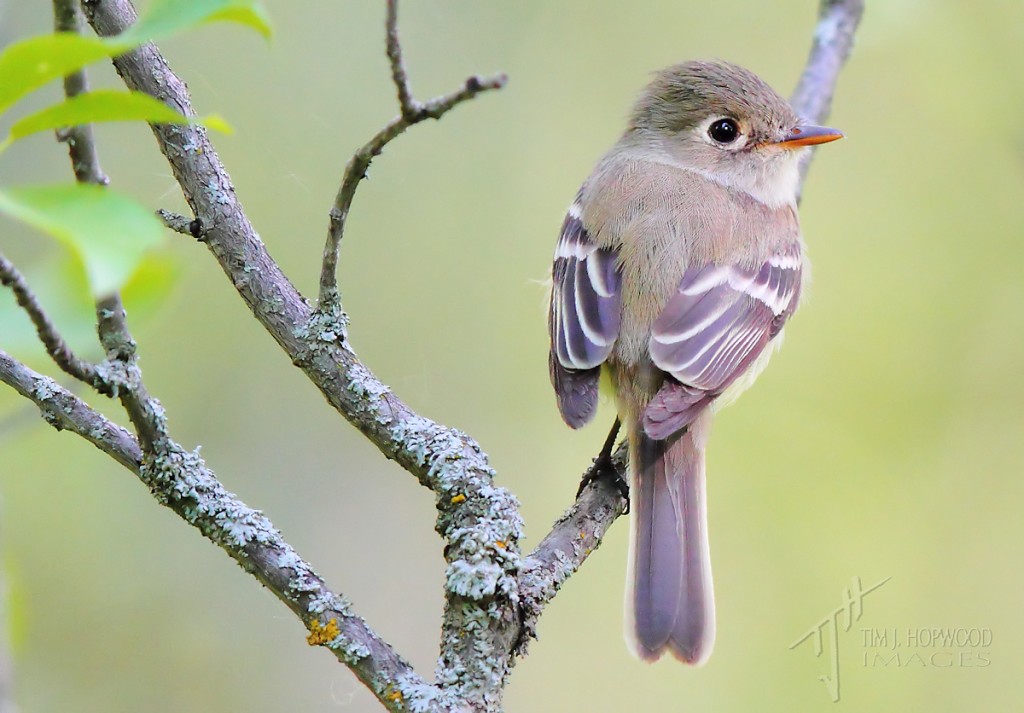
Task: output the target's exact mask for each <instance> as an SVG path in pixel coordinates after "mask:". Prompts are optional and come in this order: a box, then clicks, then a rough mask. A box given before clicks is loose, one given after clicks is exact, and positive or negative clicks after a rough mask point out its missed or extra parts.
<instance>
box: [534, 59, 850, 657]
mask: <svg viewBox="0 0 1024 713" xmlns="http://www.w3.org/2000/svg"><path fill="white" fill-rule="evenodd" d="M841 137H842V134H841V133H840V132H838V131H836V130H834V129H828V128H824V127H820V126H812V125H809V124H807V123H805V122H803V121H801V120H800V118H799V117H798V116H797V115H796V113H795V112H794V111H793V109H792V108H791V107H790V106H789V104H788V103H787V102H786V100H784V99H783V98H782V97H780V96H779V95H778V94H776V93H775V91H773V90H772V88H771V87H769V86H768V85H767V84H766V83H765V82H764V81H762V80H761V79H760V78H758V77H757V76H756V75H754V74H753V73H751V72H750V71H748V70H746V69H743V68H742V67H738V66H736V65H733V64H727V63H725V62H686V63H684V64H678V65H675V66H672V67H669V68H667V69H665V70H662V71H661V72H659V73H657V74H656V75H655V77H654V80H653V81H652V82H651V83H650V84H649V85H648V86H647V88H646V89H645V90H644V91H643V93H642V94H641V95H640V98H639V99H638V100H637V102H636V104H635V106H634V107H633V111H632V115H631V117H630V120H629V125H628V127H627V128H626V132H625V133H624V134H623V135H622V138H621V139H619V141H618V143H617V144H615V146H613V147H612V149H611V150H610V151H609V152H608V153H607V154H605V156H604V158H602V159H601V160H600V161H599V162H598V164H597V167H596V168H595V169H594V171H593V173H592V174H591V175H590V178H588V179H587V180H586V182H585V183H584V184H583V186H582V188H580V190H579V193H578V194H577V195H576V200H575V201H573V203H572V205H571V206H570V207H569V212H568V215H567V216H566V218H565V222H564V223H563V225H562V234H561V237H560V238H559V240H558V247H557V248H556V250H555V258H554V265H553V269H552V277H553V289H552V292H551V308H550V311H549V329H550V334H551V352H550V356H549V366H550V371H551V381H552V383H553V385H554V388H555V393H556V395H557V399H558V408H559V410H560V411H561V414H562V418H563V419H565V421H566V423H568V424H569V426H571V427H573V428H579V427H580V426H582V425H584V424H585V423H587V422H588V421H589V420H590V419H591V418H592V417H593V415H594V411H595V409H596V407H597V395H598V381H599V378H600V374H601V370H602V369H604V370H605V371H606V372H607V374H608V376H610V378H611V384H612V387H613V388H614V391H615V397H616V402H617V406H618V412H619V419H620V420H621V422H622V423H623V424H625V426H626V431H627V438H628V446H629V487H630V491H629V492H630V510H631V513H632V519H633V523H632V529H631V536H630V556H629V569H628V573H627V587H626V588H627V594H626V618H627V622H626V638H627V641H628V643H629V645H630V647H631V649H632V650H633V652H634V653H635V654H636V655H637V656H639V657H640V658H641V659H644V660H648V661H654V660H656V659H658V658H659V657H660V656H661V655H662V654H663V653H664V652H665V651H668V652H670V653H671V654H672V655H674V656H675V657H676V658H678V659H680V660H682V661H684V662H686V663H690V664H700V663H703V662H704V661H705V660H706V659H707V657H708V655H709V654H710V653H711V648H712V646H713V644H714V638H715V612H714V598H713V593H712V585H711V563H710V554H709V550H708V533H707V515H706V509H705V502H704V447H705V444H706V442H707V438H708V432H709V429H710V425H711V417H712V414H713V413H714V412H715V411H716V410H717V409H718V408H719V407H720V406H722V405H724V404H725V403H727V402H728V401H730V400H731V399H732V398H735V396H736V395H738V393H739V392H740V391H742V390H743V389H744V388H745V387H746V386H748V385H749V384H750V383H751V382H752V381H753V380H754V378H755V377H756V376H757V375H758V373H759V372H760V371H761V370H762V369H763V368H764V366H765V364H766V362H767V360H768V357H769V356H770V354H771V353H772V351H774V346H775V345H777V344H779V343H780V342H781V337H782V328H783V326H784V325H785V323H786V320H788V319H789V317H790V315H792V314H793V311H794V310H795V309H796V306H797V303H798V301H799V299H800V289H801V284H802V282H803V279H804V275H806V274H807V261H806V258H805V257H804V245H803V240H802V238H801V235H800V223H799V220H798V218H797V211H796V201H797V193H798V187H799V181H800V171H799V161H800V156H801V154H802V153H803V149H804V147H807V146H811V145H814V144H821V143H825V142H827V141H834V140H835V139H839V138H841ZM613 438H614V436H613Z"/></svg>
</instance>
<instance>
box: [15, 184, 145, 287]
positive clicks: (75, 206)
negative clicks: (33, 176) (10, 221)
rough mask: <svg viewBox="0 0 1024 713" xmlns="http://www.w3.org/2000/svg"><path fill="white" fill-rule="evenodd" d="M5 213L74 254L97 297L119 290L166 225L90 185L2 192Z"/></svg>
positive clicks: (129, 202) (128, 201) (140, 208)
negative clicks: (49, 237) (82, 266)
mask: <svg viewBox="0 0 1024 713" xmlns="http://www.w3.org/2000/svg"><path fill="white" fill-rule="evenodd" d="M0 212H3V213H6V214H7V215H9V216H11V217H13V218H16V219H18V220H20V221H22V222H24V223H27V224H29V225H31V226H33V227H34V228H37V229H39V230H42V231H43V232H45V233H48V234H50V235H52V236H53V237H55V238H57V239H58V240H60V241H62V242H63V243H64V244H65V245H67V246H68V247H69V248H70V249H71V250H72V251H74V252H75V253H76V254H77V255H78V256H79V257H80V258H81V260H82V262H83V263H84V265H85V272H86V275H87V276H88V278H89V288H90V289H91V290H92V293H93V295H94V296H95V297H97V298H100V297H105V296H107V295H109V294H110V293H112V292H114V291H116V290H118V289H120V288H121V287H122V286H123V285H124V283H125V282H126V281H127V280H128V278H129V277H131V275H132V273H133V272H134V271H135V269H136V268H137V267H138V266H139V263H140V262H141V260H142V256H143V254H144V253H145V252H146V250H148V249H149V248H151V247H153V246H154V245H156V244H157V243H158V242H160V238H161V236H162V234H163V224H162V223H161V222H160V221H159V220H158V219H157V218H156V216H155V215H153V213H151V212H150V211H148V210H147V209H146V208H144V207H143V206H141V205H139V204H138V203H136V202H135V201H134V200H132V199H130V198H126V197H124V196H121V195H119V194H117V193H114V192H113V191H111V190H108V189H105V188H102V187H100V186H93V185H88V184H69V185H59V186H40V187H31V188H7V189H3V190H0Z"/></svg>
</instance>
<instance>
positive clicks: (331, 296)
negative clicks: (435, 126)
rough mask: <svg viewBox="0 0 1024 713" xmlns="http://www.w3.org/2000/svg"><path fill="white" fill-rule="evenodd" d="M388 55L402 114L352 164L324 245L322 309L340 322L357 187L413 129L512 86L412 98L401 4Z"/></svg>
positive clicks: (482, 85) (477, 80) (500, 82)
mask: <svg viewBox="0 0 1024 713" xmlns="http://www.w3.org/2000/svg"><path fill="white" fill-rule="evenodd" d="M385 26H386V35H387V55H388V60H389V62H390V64H391V79H392V81H394V84H395V89H396V90H397V92H398V106H399V114H398V116H396V117H395V118H394V119H392V120H391V121H389V122H388V123H387V124H386V125H385V126H384V128H382V129H381V130H380V131H378V132H377V133H376V134H375V135H374V136H373V138H372V139H370V140H369V141H368V142H367V143H366V144H364V145H363V146H362V147H361V148H360V149H359V150H358V151H356V152H355V154H354V155H353V156H352V158H351V159H349V162H348V164H347V165H346V166H345V172H344V174H343V176H342V179H341V187H340V188H339V189H338V194H337V196H336V197H335V199H334V205H333V207H332V208H331V211H330V214H329V218H330V226H329V228H328V231H327V243H326V245H325V246H324V256H323V263H322V265H321V270H320V300H319V309H320V311H321V312H324V313H325V314H329V315H332V316H335V317H340V312H341V305H340V300H341V297H340V295H339V293H338V254H339V251H340V250H341V240H342V237H343V236H344V233H345V222H346V221H347V220H348V213H349V210H350V209H351V207H352V200H353V198H355V194H356V188H358V186H359V183H360V182H361V181H362V180H363V179H364V178H366V171H367V170H368V169H369V168H370V162H372V161H373V159H374V158H375V157H376V156H379V155H380V153H381V152H382V151H383V150H384V147H385V146H387V144H388V143H389V142H391V141H392V140H394V139H395V138H397V137H398V136H399V135H400V134H401V133H402V132H404V131H405V130H406V129H408V128H409V127H410V126H412V125H413V124H418V123H419V122H421V121H424V120H425V119H440V118H441V117H442V116H444V114H445V113H447V112H448V111H450V110H451V109H454V108H455V107H456V106H457V105H459V104H461V103H462V102H464V101H468V100H470V99H472V98H473V97H475V96H476V95H477V94H480V93H481V92H485V91H488V90H491V89H500V88H501V87H503V86H505V83H506V82H507V81H508V79H507V77H506V76H505V75H504V74H499V75H496V76H494V77H490V78H486V79H484V78H481V77H476V76H473V77H470V78H469V79H467V80H466V81H465V84H464V85H463V86H462V88H460V89H459V90H458V91H455V92H452V93H450V94H446V95H444V96H440V97H437V98H435V99H431V100H430V101H428V102H426V103H425V104H424V103H421V102H419V101H417V100H416V99H415V98H414V97H413V94H412V88H411V87H410V86H409V78H408V76H407V75H406V71H405V63H404V60H403V59H402V45H401V43H400V41H399V37H398V0H388V6H387V18H386V21H385Z"/></svg>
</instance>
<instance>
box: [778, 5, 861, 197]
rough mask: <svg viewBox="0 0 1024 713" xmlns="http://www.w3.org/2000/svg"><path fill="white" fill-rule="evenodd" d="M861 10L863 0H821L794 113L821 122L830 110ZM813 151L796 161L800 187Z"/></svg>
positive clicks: (805, 176) (794, 92)
mask: <svg viewBox="0 0 1024 713" xmlns="http://www.w3.org/2000/svg"><path fill="white" fill-rule="evenodd" d="M863 14H864V0H822V1H821V6H820V8H819V10H818V24H817V25H816V26H815V28H814V40H813V42H812V43H811V53H810V56H809V57H808V58H807V64H806V65H805V66H804V71H803V73H802V74H801V75H800V81H799V82H798V83H797V85H796V89H795V90H794V91H793V96H792V98H791V99H790V103H791V104H792V105H793V108H794V109H795V110H796V113H797V114H799V115H800V116H802V117H804V118H805V119H808V120H810V121H812V122H814V123H817V124H823V123H824V122H825V121H826V120H827V119H828V117H829V114H831V112H832V97H833V96H835V91H836V83H837V82H838V81H839V73H840V72H841V71H842V70H843V67H844V66H845V65H846V60H847V59H849V57H850V52H852V51H853V40H854V36H855V35H856V33H857V26H858V25H859V24H860V18H861V16H862V15H863ZM814 154H815V152H814V151H808V152H807V153H806V155H805V157H804V159H803V161H802V162H801V164H800V185H801V188H802V187H803V182H804V180H805V179H806V178H807V171H808V169H809V168H810V166H811V160H812V159H813V158H814Z"/></svg>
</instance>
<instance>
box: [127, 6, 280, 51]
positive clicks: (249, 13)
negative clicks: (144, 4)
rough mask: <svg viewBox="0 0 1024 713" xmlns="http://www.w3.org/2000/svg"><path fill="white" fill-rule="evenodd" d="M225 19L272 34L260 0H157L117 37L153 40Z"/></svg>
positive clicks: (145, 40) (143, 40) (132, 41)
mask: <svg viewBox="0 0 1024 713" xmlns="http://www.w3.org/2000/svg"><path fill="white" fill-rule="evenodd" d="M221 20H225V21H228V22H237V23H239V24H241V25H247V26H249V27H251V28H253V29H255V30H256V31H257V32H259V33H260V34H261V35H263V36H264V37H265V38H267V39H269V38H270V34H271V28H270V17H269V16H268V15H267V12H266V10H264V9H263V6H262V5H261V4H260V3H259V2H258V1H257V0H153V3H152V4H151V5H150V8H149V12H148V13H146V16H145V17H143V18H142V20H140V21H139V22H138V23H136V24H135V25H134V26H132V27H131V28H129V29H128V31H127V32H125V33H123V34H121V35H118V36H117V37H116V38H115V39H117V40H119V41H121V42H129V43H131V44H133V45H134V44H141V43H143V42H153V41H156V40H160V39H163V38H165V37H167V36H169V35H173V34H175V33H177V32H180V31H181V30H184V29H187V28H190V27H195V26H197V25H202V24H204V23H207V22H217V21H221Z"/></svg>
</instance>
